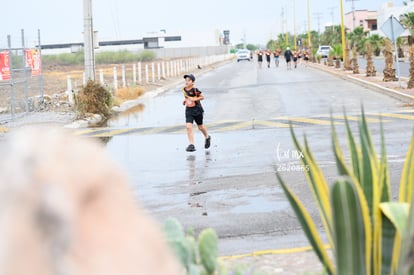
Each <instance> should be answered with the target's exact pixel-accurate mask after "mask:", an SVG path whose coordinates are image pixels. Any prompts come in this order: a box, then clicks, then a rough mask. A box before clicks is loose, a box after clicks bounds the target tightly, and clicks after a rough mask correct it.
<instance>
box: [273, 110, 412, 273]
mask: <svg viewBox="0 0 414 275" xmlns="http://www.w3.org/2000/svg"><path fill="white" fill-rule="evenodd" d="M345 126H346V136H347V139H348V147H349V148H348V149H349V152H350V153H349V154H350V156H349V159H350V164H348V163H347V162H346V161H345V157H344V155H343V153H342V149H341V146H340V145H339V141H338V137H337V134H336V130H335V127H334V123H333V119H332V143H333V152H334V156H335V160H336V164H337V169H338V173H339V176H340V177H339V179H338V180H336V181H335V182H334V184H333V186H332V187H331V188H330V186H329V185H328V183H327V181H326V179H325V177H324V175H323V173H322V170H321V168H320V167H319V165H318V164H317V162H316V160H315V159H314V157H313V154H312V152H311V150H310V148H309V145H308V142H307V140H306V139H305V142H304V144H303V145H302V144H300V143H299V141H298V139H297V138H296V136H295V134H294V132H293V128H291V133H292V137H293V141H294V144H295V147H296V149H297V150H298V151H300V152H302V153H303V157H302V158H301V162H302V164H303V165H305V166H306V167H307V168H309V169H307V170H306V172H305V175H306V178H307V181H308V184H309V188H310V189H311V191H312V194H313V196H314V198H315V201H316V205H317V207H318V209H319V213H320V216H321V220H322V223H323V225H324V228H325V232H326V235H327V239H328V241H329V243H330V247H331V248H332V250H333V254H334V257H335V260H336V264H335V265H334V264H333V263H332V261H331V259H330V258H329V257H328V255H327V253H326V250H325V248H324V245H323V243H322V239H321V237H320V236H319V233H318V231H317V227H316V225H315V222H314V221H313V220H312V218H311V216H310V215H309V213H308V211H307V210H306V208H305V207H304V205H303V203H302V202H301V201H300V200H299V199H298V197H297V196H296V195H295V194H293V192H292V191H291V190H290V189H289V186H288V185H287V184H286V183H285V182H284V181H283V180H282V178H281V176H280V175H279V174H277V177H278V180H279V182H280V184H281V185H282V188H283V191H284V192H285V194H286V196H287V198H288V200H289V202H290V204H291V206H292V208H293V209H294V211H295V213H296V216H297V217H298V220H299V222H300V224H301V226H302V229H303V230H304V232H305V235H306V237H307V238H308V240H309V242H310V244H311V245H312V247H313V249H314V251H315V253H316V254H317V256H318V258H319V260H320V261H321V263H322V264H323V266H324V267H325V269H326V272H327V273H328V274H339V275H348V274H358V275H364V274H366V275H371V274H413V272H414V259H413V256H412V255H414V245H413V244H414V203H412V198H413V190H414V189H413V188H414V187H413V184H414V136H413V138H412V139H411V143H410V146H409V149H408V152H407V157H406V161H405V164H404V168H403V172H402V175H401V181H400V194H399V201H398V202H393V201H392V198H393V197H392V195H391V188H390V176H389V170H388V164H387V155H386V151H385V141H384V136H383V129H382V127H381V153H380V154H379V155H378V154H377V153H376V150H375V146H374V143H373V141H372V139H371V135H370V132H369V129H368V126H367V121H366V118H365V114H364V112H362V116H361V119H360V121H359V135H358V136H359V144H358V142H357V140H356V138H355V136H354V134H353V133H352V131H351V128H350V125H349V122H348V119H347V117H346V116H345ZM381 126H382V125H381Z"/></svg>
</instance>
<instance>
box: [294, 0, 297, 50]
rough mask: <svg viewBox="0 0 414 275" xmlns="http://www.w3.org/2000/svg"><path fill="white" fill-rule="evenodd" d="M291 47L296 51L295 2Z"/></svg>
mask: <svg viewBox="0 0 414 275" xmlns="http://www.w3.org/2000/svg"><path fill="white" fill-rule="evenodd" d="M293 45H294V46H293V48H294V49H296V45H297V44H296V0H293Z"/></svg>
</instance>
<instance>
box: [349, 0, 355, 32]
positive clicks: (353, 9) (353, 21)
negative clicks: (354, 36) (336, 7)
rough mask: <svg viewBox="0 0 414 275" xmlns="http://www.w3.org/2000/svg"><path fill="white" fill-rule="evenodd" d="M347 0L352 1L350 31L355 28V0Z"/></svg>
mask: <svg viewBox="0 0 414 275" xmlns="http://www.w3.org/2000/svg"><path fill="white" fill-rule="evenodd" d="M346 1H347V2H349V1H351V2H352V31H353V30H355V26H356V25H355V20H356V18H355V1H357V0H346Z"/></svg>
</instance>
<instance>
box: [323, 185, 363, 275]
mask: <svg viewBox="0 0 414 275" xmlns="http://www.w3.org/2000/svg"><path fill="white" fill-rule="evenodd" d="M331 201H332V210H333V211H332V213H333V217H332V220H333V225H334V232H335V237H334V240H335V255H336V263H337V264H336V266H337V274H339V275H348V274H360V275H364V274H370V270H371V268H370V266H371V245H370V244H371V224H370V219H369V214H368V208H367V205H366V201H365V198H364V195H363V193H362V190H361V191H358V186H357V185H356V184H354V183H353V182H351V180H350V179H349V178H345V179H343V180H339V181H336V182H335V183H334V185H333V187H332V194H331Z"/></svg>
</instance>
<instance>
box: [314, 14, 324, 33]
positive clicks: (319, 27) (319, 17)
mask: <svg viewBox="0 0 414 275" xmlns="http://www.w3.org/2000/svg"><path fill="white" fill-rule="evenodd" d="M313 16H314V17H315V18H316V21H317V22H318V34H319V35H320V34H321V18H322V13H321V12H314V13H313Z"/></svg>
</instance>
